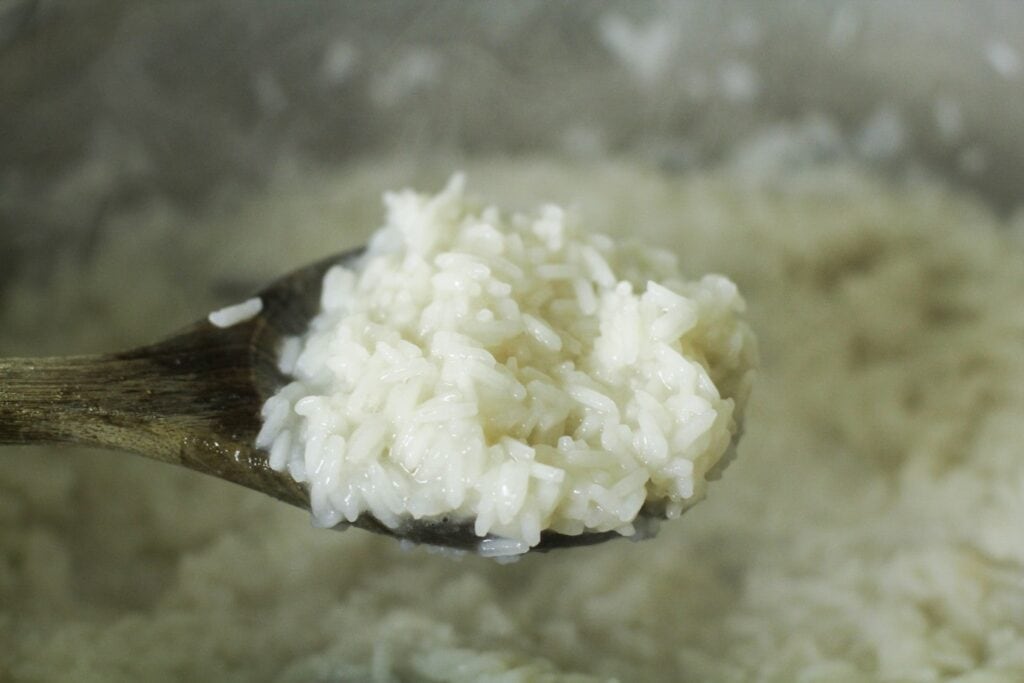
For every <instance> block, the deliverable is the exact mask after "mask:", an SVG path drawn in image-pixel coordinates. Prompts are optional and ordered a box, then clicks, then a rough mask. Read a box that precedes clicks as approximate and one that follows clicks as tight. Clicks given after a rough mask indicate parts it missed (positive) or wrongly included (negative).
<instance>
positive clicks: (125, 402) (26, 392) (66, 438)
mask: <svg viewBox="0 0 1024 683" xmlns="http://www.w3.org/2000/svg"><path fill="white" fill-rule="evenodd" d="M363 252H364V249H362V248H359V249H354V250H352V251H348V252H345V253H343V254H339V255H335V256H333V257H330V258H327V259H324V260H321V261H317V262H316V263H313V264H311V265H308V266H306V267H304V268H301V269H299V270H296V271H294V272H292V273H291V274H289V275H287V276H285V277H283V278H281V279H279V280H277V281H276V282H274V283H273V284H272V285H270V286H269V287H267V288H266V289H264V290H263V291H261V292H260V293H259V295H258V296H259V297H260V299H261V301H262V303H263V307H262V310H261V311H260V313H259V314H257V315H256V316H254V317H252V318H250V319H248V320H245V321H242V322H239V323H237V324H235V325H232V326H230V327H226V328H220V327H217V326H215V325H213V324H212V323H210V322H209V321H207V320H205V319H204V320H202V321H200V322H197V323H195V324H193V325H191V326H189V327H187V328H185V329H184V330H182V331H181V332H179V333H178V334H175V335H173V336H171V337H168V338H166V339H164V340H163V341H159V342H157V343H155V344H152V345H149V346H144V347H140V348H137V349H133V350H130V351H125V352H121V353H113V354H108V355H100V356H71V357H65V358H40V359H27V358H11V359H0V444H42V443H52V444H81V445H90V446H99V447H103V448H111V449H115V450H120V451H127V452H130V453H134V454H137V455H142V456H145V457H148V458H152V459H154V460H159V461H162V462H166V463H171V464H176V465H183V466H185V467H188V468H190V469H193V470H196V471H198V472H202V473H204V474H208V475H212V476H215V477H218V478H220V479H224V480H226V481H231V482H234V483H236V484H240V485H242V486H245V487H247V488H250V489H253V490H256V491H260V492H262V493H265V494H267V495H270V496H273V497H274V498H277V499H278V500H280V501H283V502H285V503H289V504H290V505H294V506H297V507H300V508H303V509H305V510H309V507H310V502H309V492H308V490H307V489H306V487H305V486H304V485H303V484H301V483H299V482H297V481H295V480H294V479H293V478H292V477H291V475H290V474H289V473H288V472H280V471H277V470H274V469H272V468H271V467H270V465H269V464H268V454H267V453H266V452H265V451H264V450H262V449H259V448H257V447H256V445H255V444H256V435H257V434H258V433H259V430H260V427H261V425H262V422H261V417H260V409H261V407H262V406H263V403H264V402H265V401H266V400H267V399H268V398H269V397H270V396H272V395H273V394H274V393H276V392H277V390H278V389H280V388H281V387H282V386H283V385H284V384H286V383H287V382H288V381H289V380H288V378H287V377H286V376H285V375H284V374H282V373H281V371H280V370H279V369H278V353H279V350H280V348H281V345H282V343H283V342H284V340H285V339H286V338H287V337H290V336H295V335H299V334H302V333H304V332H305V331H306V329H307V327H308V326H309V323H310V320H311V319H312V318H313V317H314V316H315V315H316V314H317V312H318V310H319V307H320V292H321V285H322V282H323V278H324V275H325V274H326V273H327V270H328V269H329V268H331V267H332V266H334V265H350V266H353V265H355V263H356V262H357V260H358V259H359V258H360V256H362V254H363ZM644 514H645V515H647V514H648V513H644ZM348 526H355V527H359V528H361V529H365V530H367V531H372V532H374V533H379V534H384V535H387V536H392V537H394V538H398V539H401V540H405V541H410V542H412V543H417V544H428V545H433V546H442V547H446V548H450V549H455V550H467V551H480V550H481V548H482V547H484V546H482V545H481V544H482V543H483V542H484V541H486V540H493V539H494V537H480V536H477V535H476V534H475V533H474V531H473V520H471V519H470V520H458V519H441V520H415V519H411V518H410V519H409V520H408V521H407V522H405V523H403V524H402V525H400V526H398V527H396V528H391V527H388V526H387V525H385V524H383V523H382V522H380V521H379V520H377V519H376V518H374V517H373V516H371V515H369V514H364V515H362V516H361V517H360V518H359V519H357V520H356V521H355V522H352V523H351V524H349V523H343V524H341V525H339V527H337V528H345V527H348ZM618 536H619V534H618V533H616V532H614V531H610V532H598V533H584V534H580V535H575V536H570V535H564V534H559V533H556V532H553V531H544V532H542V534H541V541H540V543H539V544H538V545H537V546H534V547H533V548H532V549H531V550H532V551H546V550H551V549H553V548H564V547H572V546H582V545H591V544H594V543H600V542H603V541H606V540H609V539H611V538H615V537H618Z"/></svg>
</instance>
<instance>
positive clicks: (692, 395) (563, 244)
mask: <svg viewBox="0 0 1024 683" xmlns="http://www.w3.org/2000/svg"><path fill="white" fill-rule="evenodd" d="M385 203H386V205H387V223H386V225H385V226H384V227H383V228H382V229H381V230H380V231H379V232H378V233H377V234H376V235H375V236H374V238H373V239H372V242H371V244H370V246H369V249H368V252H367V254H366V256H365V257H364V258H363V260H362V263H361V264H360V266H359V271H358V272H355V271H352V270H347V269H345V268H343V267H340V266H337V267H335V268H333V269H331V270H330V271H329V272H328V273H327V275H326V277H325V278H324V283H323V294H322V311H321V313H320V314H319V315H318V316H317V317H316V318H315V319H314V320H313V321H312V323H311V327H310V330H309V332H308V333H307V334H306V336H305V337H304V338H303V339H302V340H301V343H300V342H298V341H292V342H290V343H289V344H286V347H285V350H284V352H283V354H282V369H283V370H284V371H285V372H286V373H288V374H290V375H292V376H293V377H294V378H295V381H294V382H292V383H291V384H289V385H287V386H286V387H284V388H283V389H282V390H281V391H280V392H279V393H278V394H277V395H275V396H274V397H272V398H271V399H269V400H268V401H267V402H266V405H265V406H264V408H263V417H264V428H263V430H262V432H261V433H260V436H259V439H258V444H259V445H260V446H261V447H263V448H267V449H268V450H269V451H270V465H271V467H273V468H275V469H278V470H283V469H285V468H287V469H288V471H289V472H290V473H291V474H292V476H293V477H295V479H296V480H298V481H302V482H308V485H309V489H310V496H311V503H312V511H313V516H314V519H315V522H316V523H317V524H318V525H321V526H325V527H331V526H335V525H337V524H339V523H343V522H346V521H347V522H352V521H355V520H356V519H357V518H358V517H359V516H360V515H362V514H364V513H370V514H372V515H373V516H374V517H376V518H377V519H378V520H380V521H381V522H383V523H384V524H386V525H388V526H389V527H392V528H396V527H398V526H399V525H401V524H402V523H403V522H404V521H407V520H408V519H409V518H410V517H411V518H413V519H416V520H422V519H432V520H433V519H442V518H443V519H455V520H475V526H474V529H475V532H476V534H477V535H478V536H480V537H486V536H488V535H491V536H495V537H498V538H491V539H488V540H487V542H485V543H484V544H482V545H481V548H480V550H481V552H482V553H484V554H488V555H496V556H500V555H511V554H520V553H523V552H525V551H527V550H528V549H529V548H530V547H532V546H534V545H537V544H538V543H539V542H540V534H541V531H543V530H545V529H552V530H554V531H556V532H559V533H562V534H569V535H578V534H581V533H584V532H589V531H594V532H603V531H612V530H614V531H617V532H619V533H621V534H622V535H625V536H631V535H634V534H635V533H636V529H635V527H634V526H633V521H634V520H635V519H636V517H637V515H638V514H639V513H640V512H641V509H642V508H643V507H644V506H645V504H647V503H648V502H650V503H652V504H653V505H655V506H656V508H657V510H658V511H659V512H661V511H663V512H664V514H665V515H666V516H668V517H669V518H673V517H677V516H678V515H679V514H680V513H681V512H682V511H683V510H684V509H686V508H687V507H689V506H690V505H692V504H693V503H695V502H696V501H698V500H700V498H701V497H702V496H703V495H704V492H705V488H706V486H707V484H706V481H705V475H706V474H707V473H708V471H709V470H710V469H711V468H712V467H714V465H715V464H716V463H718V462H719V460H720V459H721V458H722V456H723V455H724V454H725V453H726V451H727V449H728V448H729V446H730V444H731V442H732V440H733V438H734V436H735V435H736V432H737V424H738V419H739V413H740V411H741V409H742V407H743V404H744V403H745V401H746V397H747V394H748V393H749V386H750V380H751V375H752V367H753V366H754V364H755V357H756V351H755V345H754V341H753V336H752V334H751V332H750V330H749V328H748V327H747V325H746V324H745V323H743V322H742V321H741V320H740V318H739V314H740V313H741V312H742V310H743V300H742V299H741V297H740V295H739V294H738V292H737V289H736V286H735V285H734V284H733V283H732V282H730V281H729V280H728V279H726V278H724V277H722V276H717V275H708V276H705V277H703V278H702V279H701V280H699V281H696V282H687V281H685V280H683V279H682V277H681V276H680V274H679V268H678V266H677V262H676V257H675V256H673V255H672V254H670V253H669V252H667V251H663V250H657V249H650V248H642V247H639V246H636V245H619V244H617V243H616V242H615V241H613V240H612V239H610V238H609V237H606V236H604V235H599V234H594V233H592V232H590V231H588V230H586V229H585V228H584V227H583V226H581V225H579V224H578V222H577V221H576V220H574V218H573V216H572V215H570V214H567V213H566V212H565V211H563V210H562V209H561V208H559V207H557V206H553V205H548V206H545V207H543V208H542V209H541V210H540V211H539V212H537V213H536V214H535V215H525V214H515V215H505V214H503V213H502V212H500V211H499V210H497V209H496V208H494V207H487V208H482V207H480V206H478V205H476V204H475V203H474V202H473V201H471V200H469V199H467V198H466V197H465V196H464V194H463V179H462V177H461V176H456V177H455V178H453V179H452V180H451V181H450V182H449V183H448V185H447V187H446V188H445V189H444V191H442V192H441V193H440V194H438V195H436V196H428V195H423V194H417V193H415V192H412V191H404V192H398V193H389V194H387V195H385Z"/></svg>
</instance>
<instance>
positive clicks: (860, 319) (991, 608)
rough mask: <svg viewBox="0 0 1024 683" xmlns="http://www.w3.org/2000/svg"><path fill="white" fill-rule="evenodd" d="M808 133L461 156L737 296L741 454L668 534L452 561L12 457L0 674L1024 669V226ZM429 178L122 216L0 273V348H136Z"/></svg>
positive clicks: (73, 465)
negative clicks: (503, 561)
mask: <svg viewBox="0 0 1024 683" xmlns="http://www.w3.org/2000/svg"><path fill="white" fill-rule="evenodd" d="M807 141H808V140H807V138H806V137H804V138H803V142H801V138H800V137H797V138H796V139H794V138H793V137H792V136H785V135H784V136H781V137H773V138H772V139H771V140H769V141H768V143H769V144H767V145H766V144H764V142H763V141H762V142H761V143H758V144H756V145H753V146H750V145H748V146H747V149H748V150H749V152H750V153H751V154H753V157H755V158H753V159H752V158H751V157H750V156H745V157H744V158H743V159H740V160H739V163H738V164H735V165H733V164H729V165H726V166H724V167H720V168H714V169H704V170H701V171H698V172H687V173H684V174H679V175H666V174H662V173H659V172H655V171H653V170H651V169H649V168H647V167H644V166H642V165H638V164H635V163H632V162H606V163H600V164H587V165H566V164H562V163H555V162H550V161H543V160H537V159H530V160H520V161H510V160H507V159H504V160H500V161H491V162H487V161H481V160H476V161H472V160H471V161H468V162H467V170H468V172H469V177H470V178H471V179H472V184H473V188H474V189H476V190H477V191H479V192H480V193H481V194H484V195H485V196H487V197H493V198H494V199H495V200H496V201H499V202H500V203H501V204H502V205H503V206H510V207H515V208H520V209H528V208H529V207H530V206H533V203H534V202H535V201H536V200H537V198H538V197H545V198H548V199H550V200H552V201H556V202H559V203H563V204H567V205H569V204H573V205H578V206H579V207H580V213H581V214H582V216H583V220H584V222H585V224H586V225H588V226H592V227H593V228H594V229H595V230H599V231H602V232H606V233H608V234H611V235H613V236H615V237H616V238H619V237H628V236H630V235H631V236H632V237H635V238H637V239H641V240H643V241H644V243H646V244H650V245H657V246H662V247H665V248H669V249H671V250H672V251H673V252H674V253H676V254H678V255H679V258H680V263H681V264H682V266H683V268H684V269H685V270H687V271H690V272H703V271H707V270H713V271H715V272H723V273H725V274H727V275H729V276H730V278H732V279H733V280H734V281H736V283H737V284H738V285H739V287H740V289H741V291H742V292H743V293H744V296H745V297H746V298H747V301H748V303H749V309H748V313H747V315H748V316H749V319H750V322H751V325H752V326H753V327H754V329H756V330H757V334H758V343H759V345H760V348H761V353H762V366H761V370H760V371H759V375H758V378H757V388H756V390H755V391H754V392H753V394H752V396H751V400H750V403H749V405H748V407H747V410H746V411H745V417H744V425H745V435H744V437H743V439H742V441H741V443H740V447H739V457H738V458H737V459H736V461H735V462H734V463H733V464H732V465H730V466H729V469H728V471H727V473H726V476H725V477H724V478H723V479H722V481H719V482H717V483H716V484H715V486H714V487H713V490H712V492H711V494H710V495H709V496H708V497H707V499H706V500H705V501H704V502H702V503H701V504H700V505H697V506H696V507H694V508H693V510H691V511H689V512H687V513H686V514H685V515H684V517H683V519H680V520H678V521H675V522H671V523H665V524H663V525H662V529H661V532H660V533H659V536H658V539H657V540H656V541H655V542H649V543H637V544H633V543H624V542H614V543H605V544H602V545H598V546H595V547H592V548H581V549H578V550H571V551H564V552H556V553H550V554H547V555H536V554H533V553H528V554H527V555H526V556H525V557H524V558H523V559H522V560H521V561H520V562H518V563H516V564H514V565H511V566H498V565H496V564H495V563H494V562H492V561H491V560H488V559H483V558H480V557H477V556H476V555H475V554H468V555H466V556H465V557H464V558H463V559H462V560H461V561H460V562H453V561H452V560H451V559H450V558H448V557H436V556H433V555H430V554H427V553H425V552H423V551H422V550H415V551H412V552H405V551H403V550H401V548H400V547H399V544H398V543H396V542H394V541H392V540H391V539H387V538H382V537H380V536H377V535H374V534H368V533H344V534H337V533H325V532H324V531H323V530H319V529H312V528H309V525H308V524H306V523H305V522H306V517H305V516H304V515H303V513H302V512H300V511H298V510H295V509H293V508H291V507H289V506H286V505H282V504H281V503H280V502H278V501H275V500H273V499H271V498H269V497H266V496H261V495H259V494H257V493H254V492H252V491H249V490H247V489H243V488H241V487H236V486H231V485H229V484H225V483H224V482H222V481H218V480H216V479H214V478H212V477H206V476H203V475H199V474H196V473H194V472H189V471H187V470H183V469H177V468H169V467H167V466H166V465H164V464H161V463H156V462H152V461H149V460H146V459H143V458H136V457H132V456H127V455H124V454H121V453H108V452H102V451H97V450H95V449H23V448H10V449H0V463H2V465H3V466H0V680H13V681H65V680H73V681H102V682H104V683H105V682H107V681H121V680H131V681H180V680H196V681H207V680H216V681H228V682H231V683H234V682H238V683H243V682H244V683H249V682H251V681H264V680H272V681H281V682H283V683H300V682H301V683H309V682H318V683H327V682H339V681H359V682H362V681H373V682H374V683H390V682H392V681H446V682H447V681H464V682H466V683H475V682H477V681H487V680H491V681H495V680H500V681H503V682H506V681H507V682H509V683H512V682H515V683H533V682H534V681H547V682H553V681H558V682H562V681H580V682H582V681H587V682H598V681H600V682H607V681H610V680H618V681H621V682H622V683H628V682H632V681H643V682H645V683H646V682H648V681H650V682H652V683H661V682H666V683H675V682H676V681H715V682H717V681H723V682H729V683H741V682H746V681H756V682H759V683H792V682H793V681H800V682H801V683H834V682H842V683H847V682H849V683H854V682H856V683H860V682H864V683H867V682H875V681H880V682H886V683H897V682H899V683H905V682H910V681H914V682H919V681H951V682H952V681H956V682H957V683H979V682H981V681H985V682H999V683H1018V682H1019V681H1022V680H1024V582H1022V581H1021V577H1022V576H1024V533H1021V529H1022V526H1021V520H1022V519H1024V352H1022V350H1024V308H1022V306H1021V301H1024V252H1022V250H1021V242H1020V241H1019V240H1016V241H1015V239H1014V238H1013V236H1012V235H1011V234H1010V233H1008V232H1007V223H1006V222H1004V221H1002V220H1000V219H999V218H998V217H996V216H994V215H993V214H992V213H991V212H990V211H989V210H987V209H986V208H985V207H984V206H982V205H980V204H979V203H978V202H976V201H975V200H973V199H972V198H971V197H970V196H969V195H965V194H963V193H962V192H957V191H952V190H950V189H949V188H946V187H944V186H942V185H941V184H938V183H935V182H930V181H928V182H926V181H916V182H913V183H910V184H900V183H894V182H892V180H891V179H890V178H888V177H882V178H879V177H876V176H874V175H873V174H871V173H868V172H865V171H864V170H863V169H859V168H858V167H857V166H856V165H854V164H851V163H848V162H843V163H840V164H831V163H829V162H828V161H827V160H828V159H829V158H830V157H828V156H827V155H826V156H823V155H821V154H818V153H817V151H818V149H819V148H818V147H815V146H814V145H813V144H812V145H810V146H808V145H806V143H807ZM773 148H774V149H775V155H774V156H773V154H771V153H770V152H771V149H773ZM802 148H803V149H805V153H798V152H799V151H800V149H802ZM753 161H756V162H757V163H752V162H753ZM90 172H92V171H91V167H90V166H86V167H85V168H84V170H83V173H86V174H87V173H90ZM443 181H444V175H443V173H440V174H436V175H435V174H431V173H429V172H423V171H422V170H416V169H413V168H411V167H410V165H408V164H407V163H406V162H405V161H403V162H400V163H386V162H381V161H377V162H374V163H368V164H366V165H361V166H354V167H352V168H346V169H344V170H343V171H342V172H340V173H328V174H324V175H322V176H320V175H313V176H310V175H303V176H301V177H298V178H296V179H294V180H283V181H280V182H278V183H277V184H276V185H274V186H273V187H271V188H268V190H267V191H266V192H264V193H261V195H260V196H259V197H256V198H253V199H251V200H250V203H247V204H245V205H244V206H243V207H242V208H241V209H240V208H239V204H238V202H237V201H230V202H226V203H225V205H224V207H223V208H222V209H220V210H217V209H213V210H211V211H210V213H209V214H208V215H207V217H206V218H205V219H204V220H203V222H201V223H200V224H199V225H198V226H197V225H196V223H195V221H196V218H195V215H194V213H193V212H191V211H190V212H176V211H172V210H170V209H168V208H167V207H165V206H161V205H151V206H145V207H139V206H134V207H132V208H131V209H130V210H126V212H115V213H113V214H111V215H110V216H109V217H107V219H106V222H105V229H104V230H103V231H102V233H101V237H100V241H99V242H98V243H97V245H96V252H95V253H96V257H95V259H94V260H92V261H88V262H87V261H82V260H79V259H69V260H68V261H66V262H65V263H64V265H63V267H61V268H58V269H55V270H53V271H52V272H49V271H48V272H49V275H50V279H49V280H48V281H47V282H46V283H45V284H42V283H41V282H40V281H39V280H38V279H36V278H34V277H27V276H26V277H18V278H17V281H16V282H14V283H9V284H8V286H7V288H6V289H5V291H6V295H5V298H4V301H3V306H2V308H0V316H2V322H3V329H4V334H2V335H0V349H2V351H3V353H4V354H6V355H11V356H16V355H29V354H62V353H76V352H77V353H81V352H93V351H95V352H103V351H106V350H109V349H111V348H118V347H125V346H129V345H131V344H143V343H146V342H147V341H151V340H152V339H153V338H154V337H156V336H157V335H159V334H161V333H165V332H167V331H168V330H169V329H174V327H176V326H177V325H184V324H186V323H188V322H190V321H192V320H193V319H194V318H195V317H196V312H197V311H201V310H204V308H203V307H206V308H207V309H212V308H214V307H215V306H216V303H217V301H218V299H219V298H222V297H223V296H224V293H223V292H224V291H226V290H220V289H218V290H217V293H216V294H215V293H214V292H213V291H212V287H211V284H213V283H216V284H218V285H219V284H220V283H223V282H227V283H232V282H233V283H239V284H238V285H237V289H235V290H231V291H236V292H244V291H246V290H248V289H250V288H253V289H254V288H255V287H257V286H258V285H259V284H261V283H264V282H268V281H270V280H271V279H272V278H273V277H274V276H275V275H276V274H278V273H280V272H282V270H283V269H286V268H287V267H288V264H295V263H304V262H308V261H311V260H313V259H315V258H316V257H317V255H318V254H323V253H325V250H328V249H332V248H335V247H337V248H339V249H347V248H351V247H354V246H356V245H358V244H360V243H363V242H364V241H365V239H366V237H367V234H366V232H359V231H358V230H356V229H352V230H345V231H343V232H341V233H339V227H338V226H339V225H342V224H345V225H349V226H367V228H368V229H369V228H370V227H371V226H373V225H375V221H379V214H380V207H379V202H378V200H377V196H378V194H379V193H380V192H381V191H383V190H384V189H386V188H388V187H394V186H395V185H396V184H398V183H401V184H406V183H408V184H413V185H417V186H434V185H435V184H440V183H442V182H443ZM637 217H642V220H636V219H637ZM684 220H685V224H686V226H687V228H686V229H685V230H682V229H680V227H679V226H680V225H681V223H682V222H683V221H684ZM282 226H289V227H288V229H282ZM634 227H635V228H636V230H635V231H634V230H633V228H634ZM1021 234H1024V232H1022V231H1020V230H1018V234H1017V237H1019V236H1020V235H1021ZM128 236H130V239H128V238H126V237H128ZM339 242H340V243H339ZM224 244H232V245H237V248H235V249H233V251H232V258H231V259H228V260H225V258H224V251H223V245H224ZM155 255H159V258H156V257H155ZM126 264H129V266H126ZM130 264H137V267H135V268H134V269H133V270H132V272H131V275H132V278H133V282H135V283H136V285H137V286H133V287H131V288H130V289H127V290H126V289H125V287H124V281H125V272H126V271H125V268H126V267H131V266H130ZM184 275H187V277H185V276H184ZM169 293H173V295H169Z"/></svg>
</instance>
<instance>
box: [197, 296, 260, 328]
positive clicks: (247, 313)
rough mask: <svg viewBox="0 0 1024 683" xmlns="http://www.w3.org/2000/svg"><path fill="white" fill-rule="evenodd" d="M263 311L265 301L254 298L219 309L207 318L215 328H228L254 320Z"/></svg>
mask: <svg viewBox="0 0 1024 683" xmlns="http://www.w3.org/2000/svg"><path fill="white" fill-rule="evenodd" d="M262 310H263V299H261V298H259V297H258V296H257V297H254V298H252V299H247V300H246V301H243V302H242V303H240V304H235V305H233V306H226V307H224V308H221V309H218V310H216V311H214V312H212V313H210V315H208V316H207V320H209V321H210V323H211V324H212V325H214V326H215V327H221V328H227V327H232V326H234V325H237V324H238V323H244V322H245V321H247V320H252V319H253V318H255V317H256V316H257V315H259V314H260V311H262Z"/></svg>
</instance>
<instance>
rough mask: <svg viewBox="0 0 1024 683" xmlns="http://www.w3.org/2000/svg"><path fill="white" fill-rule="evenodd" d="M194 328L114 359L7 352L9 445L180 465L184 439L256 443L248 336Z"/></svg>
mask: <svg viewBox="0 0 1024 683" xmlns="http://www.w3.org/2000/svg"><path fill="white" fill-rule="evenodd" d="M233 336H234V335H223V336H222V337H221V338H220V339H218V340H217V341H218V342H219V343H215V344H211V343H210V338H211V337H210V335H209V334H201V333H199V332H198V331H190V332H186V333H185V334H182V335H179V336H177V337H173V338H171V339H169V340H167V341H164V342H161V343H159V344H156V345H153V346H149V347H145V348H142V349H137V350H134V351H128V352H125V353H121V354H113V355H106V356H72V357H66V358H11V359H0V444H29V443H75V444H86V445H92V446H101V447H106V448H114V449H119V450H127V451H132V452H134V453H138V454H141V455H145V456H147V457H151V458H154V459H157V460H162V461H165V462H173V463H176V464H186V463H183V462H182V453H181V446H182V441H183V440H184V439H188V438H189V437H190V436H191V437H195V436H196V435H203V434H219V435H222V436H223V437H225V440H231V439H232V438H235V439H238V440H239V441H241V442H244V443H247V444H248V443H251V442H252V437H253V436H254V435H255V432H254V430H256V429H258V424H259V419H258V416H257V415H256V411H257V410H258V408H259V404H260V402H259V400H258V399H257V397H256V396H255V395H254V390H253V388H252V382H251V380H250V373H248V372H247V368H248V363H247V362H246V357H245V356H244V354H245V353H246V349H245V345H244V341H242V340H241V339H239V341H238V344H234V343H232V339H231V337H233Z"/></svg>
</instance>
